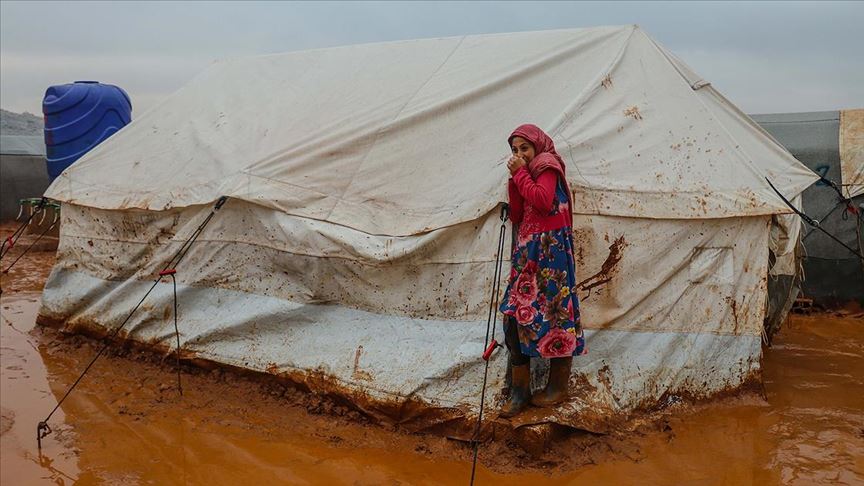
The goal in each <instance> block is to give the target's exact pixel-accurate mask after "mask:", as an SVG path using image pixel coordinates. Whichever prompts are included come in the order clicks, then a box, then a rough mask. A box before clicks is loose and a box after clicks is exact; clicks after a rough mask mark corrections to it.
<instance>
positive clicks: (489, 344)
mask: <svg viewBox="0 0 864 486" xmlns="http://www.w3.org/2000/svg"><path fill="white" fill-rule="evenodd" d="M509 209H510V207H509V206H508V205H507V204H503V205H502V206H501V216H500V218H501V228H500V230H499V233H498V251H497V253H496V254H495V271H494V274H493V277H492V295H490V296H489V314H488V316H487V317H486V338H485V340H484V341H483V349H484V351H483V361H485V365H484V368H483V387H482V388H481V391H480V413H479V414H478V415H477V427H476V428H475V429H474V435H473V436H472V438H471V442H472V443H473V445H474V459H473V460H472V463H471V484H472V485H473V484H474V476H475V474H476V471H477V452H478V450H479V448H480V440H479V436H480V426H481V424H482V422H483V406H484V405H485V402H486V384H487V378H488V376H489V359H490V358H491V357H492V353H493V352H494V351H495V349H496V348H499V347H501V344H499V343H498V341H496V340H495V326H496V323H497V320H498V299H499V294H500V292H501V265H502V261H503V254H504V236H505V235H506V234H507V224H506V223H507V215H508V210H509ZM490 334H491V338H492V339H491V341H490V339H489V338H490Z"/></svg>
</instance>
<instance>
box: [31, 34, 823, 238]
mask: <svg viewBox="0 0 864 486" xmlns="http://www.w3.org/2000/svg"><path fill="white" fill-rule="evenodd" d="M668 56H669V55H668V53H666V52H665V51H664V50H663V49H662V48H661V47H659V46H658V45H656V44H655V43H654V42H653V41H652V40H651V39H650V38H649V37H648V36H647V35H645V33H643V32H642V31H641V30H639V29H638V28H636V27H635V26H624V27H602V28H594V29H576V30H558V31H546V32H525V33H516V34H495V35H479V36H466V37H457V38H446V39H427V40H418V41H404V42H394V43H383V44H366V45H358V46H348V47H340V48H333V49H320V50H312V51H303V52H292V53H287V54H278V55H269V56H262V57H254V58H247V59H238V60H234V61H228V62H221V63H217V64H215V65H214V66H212V67H211V68H209V69H208V70H206V71H205V72H204V73H202V74H201V75H199V76H198V77H196V78H195V79H194V80H193V81H192V82H190V83H189V84H188V85H187V86H185V87H184V88H182V89H181V90H180V91H178V92H177V93H175V94H174V95H172V96H170V97H169V98H167V99H166V100H164V102H162V103H161V104H160V105H158V106H157V107H155V108H154V109H152V110H150V111H149V112H147V113H145V114H144V115H142V116H141V117H139V118H138V119H136V120H135V121H133V122H132V123H131V124H130V125H128V126H127V127H125V128H124V129H123V130H121V131H120V132H119V133H118V134H116V135H114V136H113V137H111V138H110V139H109V140H107V141H106V142H105V143H103V144H101V145H99V146H98V147H97V148H96V149H94V150H93V151H91V152H90V153H88V154H87V155H85V156H84V157H82V158H81V159H80V160H79V161H78V162H77V163H76V164H74V165H73V166H71V167H70V168H69V169H67V170H66V171H65V172H64V173H63V175H62V176H61V177H59V178H58V179H57V180H56V181H55V182H54V184H53V185H52V186H51V187H50V188H49V190H48V192H47V194H46V195H47V196H49V197H52V198H54V199H59V200H61V201H66V202H74V203H76V204H80V205H85V206H91V207H98V208H105V209H129V208H142V209H151V210H163V209H168V208H172V207H185V206H190V205H196V204H207V203H210V202H212V201H215V200H216V199H217V198H218V197H219V196H220V195H228V196H232V197H234V198H238V199H244V200H247V201H249V202H254V203H256V204H260V205H263V206H267V207H271V208H274V209H278V210H280V211H283V212H285V213H288V214H293V215H296V216H302V217H306V218H311V219H317V220H323V221H329V222H332V223H335V224H338V225H342V226H346V227H349V228H353V229H357V230H360V231H363V232H366V233H371V234H385V235H410V234H417V233H422V232H426V231H430V230H434V229H436V228H442V227H446V226H451V225H454V224H458V223H462V222H466V221H472V220H475V219H477V218H479V217H481V216H483V215H485V214H486V213H488V212H489V211H490V210H491V209H492V208H493V207H494V206H495V204H496V203H497V202H499V201H503V200H504V199H505V197H506V194H505V190H504V188H505V181H506V179H507V176H508V174H507V172H506V169H505V161H506V159H507V157H508V147H507V145H506V141H505V140H506V137H507V135H508V134H509V133H510V131H511V130H512V129H513V128H514V127H515V126H517V125H519V124H521V123H524V122H533V123H536V124H538V125H539V126H540V127H541V128H544V129H546V130H547V131H548V132H549V133H550V135H551V136H552V137H553V139H554V140H555V142H556V144H557V146H558V149H559V152H560V153H561V154H562V155H563V156H564V157H565V159H567V161H568V163H569V164H570V177H571V182H572V188H573V190H574V191H575V193H576V199H575V211H576V212H577V213H585V214H601V215H619V216H631V217H643V218H673V219H691V218H721V217H734V216H747V215H765V214H773V213H780V212H787V211H788V209H787V208H786V207H785V206H784V205H783V203H782V201H780V200H779V198H777V197H776V195H775V194H774V193H773V192H772V191H771V189H770V188H769V187H768V185H767V184H766V183H765V180H764V177H765V176H766V175H768V176H771V177H772V180H773V181H775V183H776V184H777V185H778V189H780V190H781V191H782V192H783V193H784V194H787V195H790V196H794V195H795V194H797V193H799V192H800V191H801V190H803V189H804V188H805V187H807V186H808V185H809V184H810V183H812V182H813V181H814V180H815V176H814V175H813V174H812V173H811V172H810V171H809V170H807V169H806V168H805V167H804V166H803V165H801V164H800V163H799V162H797V161H796V160H795V159H794V158H792V157H791V156H790V155H789V154H788V153H787V152H786V151H785V150H782V148H780V147H778V146H776V144H775V143H774V142H773V141H772V140H771V139H770V138H769V137H767V136H765V134H764V133H763V132H762V131H761V130H760V129H759V128H758V127H757V126H756V125H755V124H754V123H752V122H750V121H749V119H748V118H747V117H746V116H744V115H742V114H740V112H738V111H737V110H735V109H734V107H732V106H731V105H730V104H729V103H728V102H727V101H725V100H723V99H722V98H720V97H719V96H718V95H717V94H716V93H715V92H714V91H713V90H711V89H707V90H706V89H700V90H695V91H694V90H693V89H692V87H691V83H690V82H689V81H688V79H686V77H685V76H684V75H682V72H683V73H684V74H685V75H689V74H687V73H689V72H690V71H689V70H688V69H686V66H683V64H680V62H673V61H672V60H670V58H669V57H668ZM685 70H686V72H685Z"/></svg>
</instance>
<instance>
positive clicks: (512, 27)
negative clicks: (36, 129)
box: [0, 0, 864, 116]
mask: <svg viewBox="0 0 864 486" xmlns="http://www.w3.org/2000/svg"><path fill="white" fill-rule="evenodd" d="M634 23H635V24H639V25H641V26H642V28H643V29H644V30H645V31H647V32H648V33H649V34H650V35H652V36H653V37H654V38H655V39H657V40H658V41H659V42H660V43H662V44H664V45H665V46H667V47H668V48H670V49H671V50H672V51H673V52H675V53H676V54H677V55H678V56H679V57H680V58H682V59H683V60H684V61H685V62H686V63H688V64H689V65H690V66H691V67H692V68H693V69H694V70H695V71H696V72H697V73H699V74H700V75H701V76H703V77H704V78H705V79H707V80H709V81H711V82H712V84H713V85H714V86H715V87H716V88H717V89H719V90H720V91H721V92H723V93H724V94H725V95H726V96H727V97H728V98H730V99H731V100H732V101H733V102H734V103H736V104H737V105H738V106H739V107H740V108H742V109H743V110H744V111H746V112H748V113H771V112H795V111H819V110H837V109H842V108H862V107H864V48H862V46H864V2H848V3H842V2H839V3H835V2H813V3H809V2H790V3H787V2H756V3H747V2H731V3H709V2H659V3H651V2H632V3H631V2H617V3H593V2H582V3H563V2H551V3H521V2H478V3H468V2H453V3H421V2H405V3H396V2H368V3H366V2H362V3H361V2H348V3H340V2H337V3H325V2H314V3H279V2H269V3H268V2H265V3H256V2H242V3H240V2H238V3H233V2H224V3H207V2H188V3H181V2H176V3H169V2H140V3H136V2H116V3H108V2H92V3H91V2H60V3H54V2H39V3H37V2H10V1H5V0H4V1H2V2H0V106H2V107H3V108H5V109H7V110H11V111H17V112H21V111H29V112H31V113H36V114H41V100H42V95H43V94H44V92H45V89H46V88H47V87H48V86H50V85H52V84H60V83H66V82H71V81H74V80H98V81H102V82H106V83H112V84H116V85H118V86H121V87H122V88H124V89H125V90H126V91H127V92H128V93H129V94H130V96H131V98H132V102H133V106H134V111H133V116H134V115H135V114H136V113H137V114H140V113H142V112H143V111H144V110H146V109H148V108H149V107H151V106H153V105H154V104H155V103H156V102H158V101H159V100H160V99H162V98H163V97H165V96H167V95H168V94H170V93H172V92H173V91H175V90H177V89H178V88H180V87H181V86H182V85H183V84H185V83H186V82H187V81H189V80H190V79H191V78H192V76H194V75H195V74H197V73H198V72H200V71H201V70H203V69H204V68H206V67H207V66H208V65H209V64H210V63H211V62H213V61H214V60H216V59H222V58H230V57H237V56H246V55H255V54H266V53H274V52H284V51H292V50H299V49H309V48H315V47H327V46H337V45H345V44H356V43H363V42H378V41H389V40H401V39H415V38H424V37H443V36H454V35H463V34H480V33H491V32H515V31H526V30H544V29H559V28H576V27H590V26H598V25H622V24H634Z"/></svg>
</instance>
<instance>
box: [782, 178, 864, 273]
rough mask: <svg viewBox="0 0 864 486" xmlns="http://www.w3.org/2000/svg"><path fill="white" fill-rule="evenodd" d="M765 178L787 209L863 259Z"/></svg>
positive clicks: (861, 257) (863, 256) (863, 257)
mask: <svg viewBox="0 0 864 486" xmlns="http://www.w3.org/2000/svg"><path fill="white" fill-rule="evenodd" d="M765 180H766V181H768V185H769V186H771V189H774V192H776V193H777V195H778V196H780V199H782V200H783V202H784V203H786V205H787V206H789V209H791V210H792V211H794V212H795V214H797V215H798V216H800V217H801V219H803V220H804V221H805V222H806V223H807V224H809V225H810V226H812V227H814V228H816V229H818V230H819V231H821V232H823V233H825V234H826V235H828V236H829V237H830V238H831V239H832V240H834V241H836V242H837V243H839V244H840V245H841V246H843V248H846V249H847V250H849V251H850V252H852V254H853V255H855V256H857V257H858V258H860V259H862V260H864V255H862V254H861V253H859V252H858V251H856V250H853V249H852V247H851V246H849V245H847V244H846V243H843V241H841V240H840V238H837V237H836V236H834V235H833V234H831V233H830V232H828V230H826V229H825V228H823V227H822V226H820V225H819V221H817V220H815V219H813V218H811V217H810V216H807V215H806V214H804V213H803V212H802V211H801V210H800V209H798V208H796V207H795V206H794V205H793V204H792V203H791V202H789V200H788V199H786V197H785V196H784V195H783V194H781V193H780V191H778V190H777V188H776V187H774V184H772V183H771V180H770V179H768V178H767V177H766V178H765Z"/></svg>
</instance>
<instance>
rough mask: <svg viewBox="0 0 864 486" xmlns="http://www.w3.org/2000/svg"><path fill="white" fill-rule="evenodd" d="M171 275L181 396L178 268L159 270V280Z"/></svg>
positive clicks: (178, 384) (178, 383)
mask: <svg viewBox="0 0 864 486" xmlns="http://www.w3.org/2000/svg"><path fill="white" fill-rule="evenodd" d="M169 276H170V277H171V283H172V284H173V287H174V336H175V337H176V338H177V351H176V353H175V354H176V356H177V391H178V392H179V393H180V396H181V397H182V396H183V386H182V385H181V383H180V330H179V328H178V327H177V269H176V268H166V269H165V270H162V271H161V272H159V280H162V277H169Z"/></svg>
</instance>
